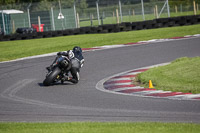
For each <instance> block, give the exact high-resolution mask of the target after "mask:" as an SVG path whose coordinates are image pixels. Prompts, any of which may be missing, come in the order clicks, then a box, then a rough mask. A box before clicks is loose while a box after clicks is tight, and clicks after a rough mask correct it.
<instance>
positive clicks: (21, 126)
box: [0, 122, 200, 133]
mask: <svg viewBox="0 0 200 133" xmlns="http://www.w3.org/2000/svg"><path fill="white" fill-rule="evenodd" d="M199 131H200V125H199V124H191V123H156V122H144V123H128V122H124V123H123V122H102V123H100V122H72V123H0V132H2V133H4V132H5V133H49V132H50V133H199Z"/></svg>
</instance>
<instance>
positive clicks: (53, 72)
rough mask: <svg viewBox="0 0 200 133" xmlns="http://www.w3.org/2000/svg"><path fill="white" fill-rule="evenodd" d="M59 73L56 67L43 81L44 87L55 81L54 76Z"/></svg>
mask: <svg viewBox="0 0 200 133" xmlns="http://www.w3.org/2000/svg"><path fill="white" fill-rule="evenodd" d="M60 72H61V70H60V68H59V67H56V68H55V69H54V70H53V71H52V72H51V73H50V74H49V75H48V76H47V77H46V79H45V80H44V81H43V85H44V86H49V85H51V83H53V81H54V80H55V79H56V76H57V75H58V74H59V73H60Z"/></svg>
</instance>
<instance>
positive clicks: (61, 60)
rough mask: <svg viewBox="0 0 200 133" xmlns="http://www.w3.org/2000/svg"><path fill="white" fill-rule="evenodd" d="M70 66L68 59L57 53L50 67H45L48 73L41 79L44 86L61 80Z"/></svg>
mask: <svg viewBox="0 0 200 133" xmlns="http://www.w3.org/2000/svg"><path fill="white" fill-rule="evenodd" d="M70 68H71V63H70V60H69V59H68V58H67V57H66V56H62V55H58V56H57V57H56V59H55V61H54V62H53V64H52V65H51V66H50V67H47V70H48V73H47V75H46V78H45V80H44V81H43V85H44V86H49V85H51V84H52V83H56V82H59V81H61V83H63V82H64V81H63V80H62V79H63V77H64V76H68V75H67V74H68V73H69V70H70Z"/></svg>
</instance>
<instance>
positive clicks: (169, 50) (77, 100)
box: [0, 37, 200, 123]
mask: <svg viewBox="0 0 200 133" xmlns="http://www.w3.org/2000/svg"><path fill="white" fill-rule="evenodd" d="M63 51H64V49H63ZM83 55H84V57H85V65H84V66H83V68H82V70H81V73H80V76H81V80H80V82H79V83H78V84H76V85H73V84H70V83H67V82H66V83H65V84H64V85H61V84H56V85H53V86H49V87H44V86H43V85H42V82H43V80H44V78H45V75H46V70H45V67H46V66H48V65H50V64H51V63H52V61H53V60H54V58H55V56H50V57H42V58H35V59H29V60H22V61H15V62H9V63H0V121H1V122H6V121H15V122H72V121H133V122H135V121H160V122H195V123H200V101H199V100H198V101H191V100H170V99H162V98H144V97H138V96H126V95H119V94H112V93H107V92H103V91H100V90H98V89H97V88H96V84H97V83H98V82H99V81H100V80H102V79H104V78H107V77H109V76H112V75H115V74H117V73H121V72H124V71H128V70H132V69H136V68H140V67H146V66H151V65H155V64H160V63H165V62H170V61H173V60H175V59H176V58H179V57H185V56H187V57H195V56H200V38H199V37H197V38H191V39H183V40H176V41H167V42H160V43H150V44H143V45H132V46H125V47H120V48H112V49H105V50H97V51H90V52H84V53H83ZM166 84H167V83H166Z"/></svg>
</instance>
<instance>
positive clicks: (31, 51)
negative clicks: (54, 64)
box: [0, 25, 200, 61]
mask: <svg viewBox="0 0 200 133" xmlns="http://www.w3.org/2000/svg"><path fill="white" fill-rule="evenodd" d="M169 33H170V34H169ZM199 33H200V25H191V26H183V27H171V28H160V29H151V30H140V31H130V32H120V33H109V34H87V35H76V36H63V37H54V38H43V39H32V40H20V41H4V42H0V51H1V52H0V61H8V60H13V59H17V58H22V57H27V56H33V55H41V54H46V53H51V52H57V51H64V50H69V49H71V48H72V47H73V46H76V45H78V46H81V47H82V48H90V47H94V46H103V45H114V44H124V43H130V42H138V41H144V40H150V39H161V38H170V37H175V36H185V35H193V34H199Z"/></svg>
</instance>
